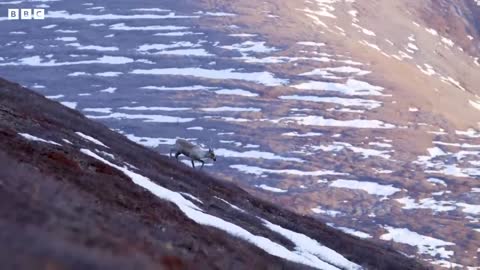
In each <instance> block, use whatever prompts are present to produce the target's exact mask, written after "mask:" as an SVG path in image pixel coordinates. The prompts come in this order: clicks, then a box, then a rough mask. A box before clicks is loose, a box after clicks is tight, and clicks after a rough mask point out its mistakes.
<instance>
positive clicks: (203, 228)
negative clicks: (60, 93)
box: [0, 79, 425, 269]
mask: <svg viewBox="0 0 480 270" xmlns="http://www.w3.org/2000/svg"><path fill="white" fill-rule="evenodd" d="M0 166H1V168H2V170H0V198H1V199H0V200H1V203H0V205H1V206H0V242H2V243H3V244H2V245H1V247H0V258H1V261H2V269H32V268H35V269H86V268H88V269H310V267H311V268H318V269H360V268H361V267H367V268H369V269H425V267H422V266H421V265H420V264H419V263H417V262H415V261H413V260H411V259H408V258H406V257H404V256H403V255H401V254H400V253H397V252H395V251H393V250H392V249H389V248H385V247H380V246H377V245H375V244H374V243H372V242H369V241H365V240H360V239H358V238H355V237H352V236H349V235H346V234H344V233H342V232H340V231H337V230H335V229H332V228H330V227H328V226H326V225H325V224H323V223H321V222H318V221H315V220H314V219H312V218H309V217H304V216H300V215H297V214H293V213H291V212H289V211H287V210H284V209H281V208H279V207H277V206H274V205H272V204H270V203H267V202H264V201H261V200H259V199H257V198H255V197H253V196H251V195H249V194H248V193H246V192H245V191H243V190H241V189H240V188H238V187H236V186H235V185H233V184H231V183H227V182H224V181H219V180H217V179H215V178H213V177H211V176H209V175H208V174H206V173H204V172H202V171H198V170H197V171H195V170H192V169H190V168H188V167H186V166H185V165H183V164H181V163H177V162H173V161H172V160H170V159H168V158H165V157H162V156H160V155H158V154H157V153H155V152H153V151H151V150H148V149H146V148H144V147H142V146H139V145H137V144H135V143H133V142H130V141H129V140H128V139H127V138H125V137H123V136H122V135H120V134H118V133H116V132H113V131H111V130H109V129H108V128H106V127H104V126H103V125H101V124H98V123H95V122H93V121H91V120H88V119H86V118H85V117H84V116H82V115H81V114H79V113H78V112H76V111H74V110H71V109H69V108H67V107H64V106H62V105H60V104H58V103H56V102H54V101H50V100H48V99H46V98H44V97H42V96H41V95H38V94H35V93H33V92H31V91H29V90H27V89H24V88H22V87H20V86H19V85H18V84H14V83H10V82H8V81H5V80H3V79H0Z"/></svg>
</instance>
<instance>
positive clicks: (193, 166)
mask: <svg viewBox="0 0 480 270" xmlns="http://www.w3.org/2000/svg"><path fill="white" fill-rule="evenodd" d="M192 168H195V163H194V162H193V159H192Z"/></svg>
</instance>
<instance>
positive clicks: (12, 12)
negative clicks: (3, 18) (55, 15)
mask: <svg viewBox="0 0 480 270" xmlns="http://www.w3.org/2000/svg"><path fill="white" fill-rule="evenodd" d="M8 19H9V20H19V19H20V20H32V19H34V20H43V19H45V9H43V8H35V9H31V8H22V9H18V8H9V9H8Z"/></svg>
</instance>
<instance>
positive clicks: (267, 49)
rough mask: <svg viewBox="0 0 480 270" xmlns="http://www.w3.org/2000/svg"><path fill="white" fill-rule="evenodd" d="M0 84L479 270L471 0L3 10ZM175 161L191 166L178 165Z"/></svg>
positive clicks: (366, 233) (116, 1) (258, 190)
mask: <svg viewBox="0 0 480 270" xmlns="http://www.w3.org/2000/svg"><path fill="white" fill-rule="evenodd" d="M19 3H28V5H31V6H32V7H39V8H40V7H42V8H46V9H47V15H46V19H45V20H42V21H9V20H7V18H5V17H1V18H0V24H1V25H2V29H4V31H2V32H1V33H0V42H1V44H0V45H1V46H2V54H1V55H0V76H2V77H4V78H8V79H9V80H12V81H16V82H19V83H20V84H22V85H24V86H27V87H28V88H30V89H33V90H35V91H36V92H37V93H40V94H42V95H44V96H46V97H48V98H50V99H52V100H57V101H59V102H61V103H62V104H64V105H66V106H70V107H72V108H75V109H76V110H78V111H80V112H82V113H83V114H85V115H86V116H87V117H88V118H91V119H95V120H96V121H100V122H102V123H103V124H105V125H106V126H108V127H109V128H111V129H114V130H115V131H118V132H119V133H122V134H124V135H125V136H126V137H127V138H128V139H130V140H132V141H134V142H137V143H139V144H142V145H144V146H147V147H150V148H152V149H154V150H155V151H156V152H158V153H160V154H164V155H168V150H169V147H170V145H171V144H172V143H173V142H174V141H175V138H185V139H189V140H191V141H195V142H197V143H204V144H210V146H213V147H214V148H215V150H216V153H217V154H218V156H219V159H218V160H219V161H218V162H217V163H216V164H215V165H214V166H212V164H207V165H206V167H208V171H209V173H210V174H212V175H215V176H216V177H218V178H220V179H227V180H231V181H233V182H235V183H236V184H238V185H240V186H241V187H242V188H243V189H246V190H247V191H248V192H250V193H252V194H254V195H255V196H258V197H261V198H262V199H265V200H268V201H270V202H272V203H274V204H277V205H281V206H282V207H286V208H289V209H290V210H292V211H295V212H296V213H298V214H300V215H308V216H313V217H314V218H318V219H319V220H323V221H326V222H327V225H328V226H331V227H335V228H338V229H340V230H343V231H344V232H346V233H349V234H353V235H356V236H359V237H362V238H366V239H371V240H373V241H377V242H380V243H386V244H388V245H391V246H392V247H394V248H395V249H397V250H400V251H401V252H403V253H405V254H407V255H408V256H413V257H417V258H419V259H421V260H423V261H425V262H428V263H430V264H431V265H433V266H434V267H436V268H451V267H465V268H467V267H470V268H473V269H475V267H476V268H478V267H479V265H480V256H478V247H479V246H480V225H479V224H480V187H479V185H478V179H479V178H480V162H479V161H478V156H479V155H480V126H479V121H480V113H479V109H480V93H479V92H478V91H479V89H478V85H480V77H479V76H478V73H479V72H480V62H479V61H478V57H479V51H478V49H479V45H478V44H479V43H478V38H479V34H478V18H479V7H480V6H479V5H478V3H479V2H478V1H476V0H458V1H453V0H425V1H410V0H398V1H390V0H375V1H373V0H365V1H355V0H344V1H340V0H288V1H287V0H285V1H273V0H265V1H262V2H261V3H260V2H258V1H252V0H239V1H225V0H203V1H187V0H180V1H172V0H165V1H160V2H159V1H157V0H142V1H128V0H96V1H88V2H85V3H84V2H78V1H64V0H59V1H48V2H35V1H34V2H31V1H24V0H18V1H10V2H1V3H0V5H2V7H5V8H15V7H17V6H18V4H19ZM183 161H185V160H183Z"/></svg>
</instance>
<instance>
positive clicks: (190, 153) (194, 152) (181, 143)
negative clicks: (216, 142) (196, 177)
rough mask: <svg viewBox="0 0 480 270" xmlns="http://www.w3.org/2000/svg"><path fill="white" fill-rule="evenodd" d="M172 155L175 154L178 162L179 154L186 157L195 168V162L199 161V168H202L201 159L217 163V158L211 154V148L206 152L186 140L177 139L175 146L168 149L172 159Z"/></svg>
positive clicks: (203, 163)
mask: <svg viewBox="0 0 480 270" xmlns="http://www.w3.org/2000/svg"><path fill="white" fill-rule="evenodd" d="M172 153H175V158H176V159H177V161H178V156H180V155H181V154H183V155H185V156H187V157H189V158H190V160H191V161H192V167H193V168H195V161H199V162H201V163H202V166H201V167H200V168H203V165H205V161H203V159H207V158H210V159H212V160H213V161H217V157H216V156H215V153H214V152H213V150H212V148H209V149H208V150H205V149H202V148H201V147H200V146H198V145H195V144H193V143H191V142H189V141H187V140H184V139H177V140H176V141H175V144H174V145H173V147H172V148H171V149H170V157H172Z"/></svg>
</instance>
